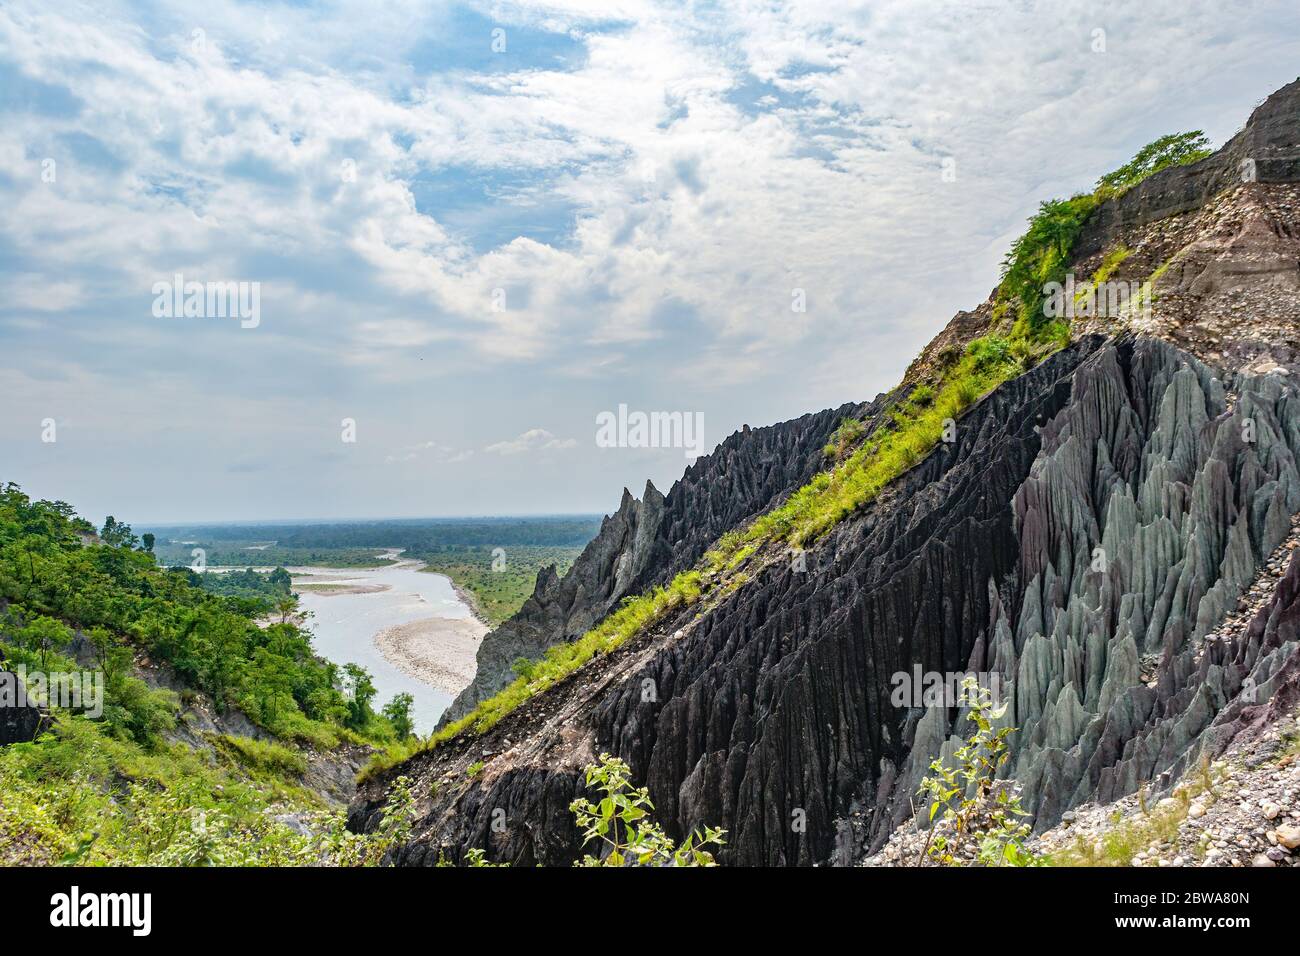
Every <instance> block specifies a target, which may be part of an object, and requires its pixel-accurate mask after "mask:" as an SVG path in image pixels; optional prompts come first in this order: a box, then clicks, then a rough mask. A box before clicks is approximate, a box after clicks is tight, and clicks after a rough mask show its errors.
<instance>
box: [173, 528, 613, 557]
mask: <svg viewBox="0 0 1300 956" xmlns="http://www.w3.org/2000/svg"><path fill="white" fill-rule="evenodd" d="M600 522H601V518H600V516H599V515H578V516H572V515H561V516H544V517H525V518H418V519H417V518H413V519H393V520H386V521H358V522H340V523H334V524H224V525H171V526H160V527H152V528H149V529H147V530H149V531H151V532H153V534H154V536H155V538H156V539H157V544H156V545H155V547H154V553H155V554H157V555H158V560H159V561H160V562H161V563H162V564H164V565H189V564H192V563H193V562H194V558H193V556H192V554H193V551H194V549H195V548H202V549H203V550H204V552H205V554H204V557H205V560H206V562H207V564H208V565H215V566H227V567H249V566H260V567H275V566H278V565H283V566H293V565H308V564H311V565H323V566H328V567H367V566H369V567H374V566H377V565H380V564H383V563H384V562H382V561H378V560H376V559H375V554H376V553H378V551H379V549H381V548H404V549H405V550H406V552H407V554H408V555H409V556H410V557H423V556H427V555H430V554H433V553H435V552H439V553H442V554H443V555H444V556H446V555H447V552H448V551H449V550H456V549H461V548H467V549H475V550H481V549H486V550H487V551H488V552H489V553H490V552H491V550H492V549H493V548H504V549H506V550H507V551H509V550H510V549H512V548H524V547H527V548H562V549H577V550H579V551H580V550H581V549H582V548H583V547H584V546H585V545H586V544H587V542H588V541H590V540H591V539H592V538H593V537H594V536H595V534H596V532H597V531H598V530H599V529H600Z"/></svg>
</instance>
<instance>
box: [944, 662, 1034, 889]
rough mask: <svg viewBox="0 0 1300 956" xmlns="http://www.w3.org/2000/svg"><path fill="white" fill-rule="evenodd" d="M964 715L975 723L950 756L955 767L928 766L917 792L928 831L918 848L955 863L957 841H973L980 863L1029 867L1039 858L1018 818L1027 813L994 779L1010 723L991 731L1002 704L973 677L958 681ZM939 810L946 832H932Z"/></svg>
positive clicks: (1004, 785)
mask: <svg viewBox="0 0 1300 956" xmlns="http://www.w3.org/2000/svg"><path fill="white" fill-rule="evenodd" d="M962 687H963V688H964V691H965V692H964V695H963V697H964V700H963V703H965V704H966V705H967V706H968V707H969V708H970V710H969V713H968V716H969V718H970V720H971V721H972V722H973V723H974V724H975V732H974V733H973V734H972V735H971V737H970V739H969V740H967V741H966V743H965V744H964V745H963V746H962V747H960V748H959V749H958V750H957V751H956V752H955V753H954V754H953V757H952V759H953V761H954V762H955V766H952V767H950V766H948V765H947V763H946V762H945V761H944V760H943V759H942V758H941V759H938V760H935V761H933V762H932V763H931V764H930V775H929V776H927V777H926V778H925V779H924V780H922V781H921V786H920V789H919V790H918V794H919V795H920V796H923V797H925V798H927V799H928V800H929V802H930V818H929V819H930V823H931V830H930V834H929V837H928V838H927V840H926V842H925V846H924V848H923V849H922V851H921V852H922V855H923V857H925V856H928V857H929V859H931V860H933V861H934V862H936V863H940V864H944V865H948V866H952V865H960V864H959V860H958V856H959V854H960V852H961V849H962V844H963V843H966V842H970V843H973V844H974V846H975V849H976V852H975V854H974V856H975V859H976V861H977V862H979V863H981V864H983V865H985V866H1002V865H1004V864H1005V865H1011V866H1033V865H1038V864H1040V863H1041V862H1042V861H1041V860H1040V859H1039V858H1038V857H1036V856H1034V854H1032V853H1030V852H1029V851H1028V850H1026V849H1025V845H1024V840H1025V838H1026V837H1027V836H1028V835H1029V827H1028V826H1027V825H1026V824H1024V823H1022V822H1021V818H1023V817H1026V816H1028V815H1029V814H1028V813H1026V811H1025V810H1024V809H1023V808H1022V807H1021V806H1020V798H1019V797H1018V796H1012V795H1011V792H1010V789H1009V784H1008V783H1007V782H1005V781H1004V782H1003V783H1002V784H1001V785H999V784H998V782H997V781H996V776H997V772H998V768H999V767H1001V766H1002V764H1003V763H1005V762H1006V760H1007V757H1008V752H1007V743H1006V738H1007V737H1008V736H1010V735H1011V734H1013V733H1015V728H1014V727H1003V728H1000V729H994V726H993V722H994V721H995V720H998V719H1000V718H1001V717H1002V716H1003V715H1004V714H1005V713H1006V705H1005V704H1004V705H1003V706H1002V707H999V708H994V707H993V703H992V698H991V696H990V694H989V692H988V690H987V689H986V688H983V687H980V686H979V685H978V684H977V682H976V681H975V678H973V677H968V678H966V680H965V681H963V683H962ZM939 814H942V816H941V818H940V819H941V820H942V821H944V822H945V823H946V824H947V826H946V827H945V828H944V829H945V833H943V834H938V833H936V832H935V827H934V818H935V816H936V815H939Z"/></svg>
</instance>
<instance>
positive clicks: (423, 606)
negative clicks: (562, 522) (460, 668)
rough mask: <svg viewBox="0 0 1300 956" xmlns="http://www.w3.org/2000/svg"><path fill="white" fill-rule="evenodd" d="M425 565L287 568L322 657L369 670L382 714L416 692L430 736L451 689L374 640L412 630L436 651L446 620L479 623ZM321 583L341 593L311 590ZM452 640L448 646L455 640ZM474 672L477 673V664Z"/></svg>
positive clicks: (420, 724)
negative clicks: (402, 663)
mask: <svg viewBox="0 0 1300 956" xmlns="http://www.w3.org/2000/svg"><path fill="white" fill-rule="evenodd" d="M392 553H393V554H396V552H392ZM420 567H421V565H420V564H419V563H418V562H414V561H401V562H399V563H397V564H394V565H389V566H387V567H382V568H356V569H352V568H349V569H344V570H340V569H338V568H290V569H289V570H290V572H291V573H292V574H293V583H294V590H295V591H296V592H297V593H298V597H299V607H300V608H301V609H302V610H303V611H306V612H309V613H310V614H311V617H310V618H309V619H308V621H307V627H308V629H310V630H311V632H312V633H313V635H315V640H314V642H313V643H314V646H315V649H316V653H318V654H320V655H321V656H322V657H326V658H328V659H329V660H331V661H333V662H335V663H336V664H340V665H342V664H360V665H361V666H362V667H364V668H365V669H366V670H367V671H369V672H370V674H371V675H372V677H373V679H374V684H375V688H376V690H377V691H378V693H377V694H376V697H375V703H374V706H375V709H376V710H378V709H379V708H380V707H382V706H383V705H384V704H386V703H387V702H388V701H389V700H390V699H391V698H392V697H393V695H394V694H399V693H403V692H405V693H408V694H410V695H411V696H412V698H414V701H415V704H414V707H413V708H412V713H413V716H414V718H415V727H416V730H417V732H419V733H421V734H427V733H428V732H429V731H431V730H433V728H434V725H435V724H436V723H437V721H438V718H439V717H440V716H441V715H442V712H443V711H444V710H445V709H446V708H447V705H449V704H450V703H451V700H452V696H453V695H452V694H451V693H450V690H451V688H450V687H448V686H445V682H444V687H443V688H439V687H435V686H433V684H431V683H429V682H426V681H424V680H420V679H418V678H417V677H416V676H414V673H413V672H412V671H411V669H410V668H406V669H405V670H404V669H402V668H399V666H398V665H397V663H395V662H394V661H392V660H390V659H389V658H388V657H385V656H384V655H383V654H382V653H380V651H379V649H378V647H377V646H376V644H375V639H376V637H378V636H379V635H380V634H381V633H383V632H385V631H387V630H389V629H390V628H395V627H398V626H399V625H411V627H410V628H408V629H407V630H413V631H416V632H418V633H417V634H416V638H415V639H416V640H422V641H425V642H427V643H429V644H431V645H434V646H436V645H437V643H438V641H439V639H440V637H442V636H444V635H443V633H442V632H443V631H445V630H446V629H447V628H445V627H443V623H444V622H446V623H448V624H449V623H450V622H453V621H456V622H461V625H460V629H464V627H465V625H466V624H469V623H473V622H474V615H473V612H472V611H471V610H470V608H469V607H468V606H466V604H465V602H464V601H462V600H461V599H460V597H459V595H457V594H456V591H455V589H454V588H453V587H452V585H451V581H450V580H448V579H447V578H446V577H444V576H443V575H441V574H431V573H429V572H426V571H421V570H419V568H420ZM320 585H324V586H325V587H326V588H331V589H333V588H337V590H333V591H332V593H331V591H329V590H324V589H322V590H313V588H315V587H316V586H320ZM453 628H454V626H453ZM482 630H486V629H485V628H483V629H482ZM446 637H447V640H448V642H450V641H451V636H450V635H446ZM470 667H471V670H470V673H471V674H472V663H471V664H470ZM465 683H468V679H466V681H465Z"/></svg>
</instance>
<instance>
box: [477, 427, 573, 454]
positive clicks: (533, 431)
mask: <svg viewBox="0 0 1300 956" xmlns="http://www.w3.org/2000/svg"><path fill="white" fill-rule="evenodd" d="M577 445H578V442H577V440H576V439H573V438H556V437H555V436H554V435H552V434H551V433H550V432H548V431H547V430H546V429H545V428H530V429H529V430H528V431H526V432H524V433H523V434H522V435H520V436H519V437H518V438H514V439H511V440H510V441H499V442H496V443H495V444H492V445H488V446H487V447H486V448H484V449H483V451H485V452H487V453H488V454H489V455H522V454H524V453H525V452H531V451H551V450H555V449H561V448H576V447H577Z"/></svg>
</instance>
